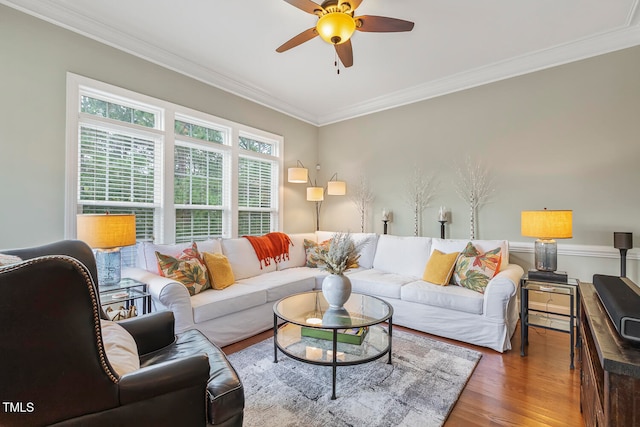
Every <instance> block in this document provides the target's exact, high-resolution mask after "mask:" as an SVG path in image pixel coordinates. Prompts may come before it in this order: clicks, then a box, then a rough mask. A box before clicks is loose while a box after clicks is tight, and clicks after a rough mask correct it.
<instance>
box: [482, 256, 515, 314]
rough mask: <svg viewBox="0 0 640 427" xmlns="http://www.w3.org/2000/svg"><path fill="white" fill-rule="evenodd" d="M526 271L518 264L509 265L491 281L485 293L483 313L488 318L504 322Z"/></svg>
mask: <svg viewBox="0 0 640 427" xmlns="http://www.w3.org/2000/svg"><path fill="white" fill-rule="evenodd" d="M523 275H524V270H523V269H522V267H520V266H519V265H517V264H508V265H507V267H506V268H505V269H504V270H502V271H500V272H499V273H498V274H496V275H495V276H494V277H493V279H491V280H490V281H489V284H488V285H487V288H486V289H485V291H484V307H483V312H484V315H485V316H486V317H489V318H491V319H495V321H497V322H504V321H505V319H506V316H507V307H508V305H509V301H510V300H511V298H513V297H514V296H515V295H516V292H517V290H518V287H519V286H520V279H521V278H522V276H523Z"/></svg>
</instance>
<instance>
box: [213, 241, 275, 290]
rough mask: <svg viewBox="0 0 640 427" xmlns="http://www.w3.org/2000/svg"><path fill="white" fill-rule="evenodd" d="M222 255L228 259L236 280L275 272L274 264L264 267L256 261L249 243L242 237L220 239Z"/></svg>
mask: <svg viewBox="0 0 640 427" xmlns="http://www.w3.org/2000/svg"><path fill="white" fill-rule="evenodd" d="M220 243H221V245H222V253H223V254H225V256H226V257H227V258H228V259H229V263H230V264H231V269H232V270H233V275H234V277H235V278H236V280H241V279H246V278H247V277H253V276H258V275H260V274H264V273H268V272H270V271H275V270H276V263H275V262H272V263H271V264H270V265H266V266H264V265H263V263H261V262H260V260H259V259H258V255H256V252H255V251H254V250H253V246H251V243H249V241H248V240H247V239H245V238H244V237H239V238H237V239H222V241H221V242H220Z"/></svg>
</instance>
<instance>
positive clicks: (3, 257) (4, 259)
mask: <svg viewBox="0 0 640 427" xmlns="http://www.w3.org/2000/svg"><path fill="white" fill-rule="evenodd" d="M20 261H22V259H21V258H20V257H17V256H15V255H9V254H0V266H3V265H11V264H17V263H19V262H20Z"/></svg>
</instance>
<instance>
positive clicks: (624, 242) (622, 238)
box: [613, 232, 633, 277]
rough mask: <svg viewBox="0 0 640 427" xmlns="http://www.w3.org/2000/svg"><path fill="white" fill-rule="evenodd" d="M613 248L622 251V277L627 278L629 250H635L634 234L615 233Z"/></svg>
mask: <svg viewBox="0 0 640 427" xmlns="http://www.w3.org/2000/svg"><path fill="white" fill-rule="evenodd" d="M613 247H614V248H616V249H620V277H627V250H629V249H632V248H633V233H620V232H614V233H613Z"/></svg>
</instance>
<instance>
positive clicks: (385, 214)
mask: <svg viewBox="0 0 640 427" xmlns="http://www.w3.org/2000/svg"><path fill="white" fill-rule="evenodd" d="M392 215H393V214H392V213H391V211H390V210H389V209H387V208H383V209H382V224H383V226H382V233H383V234H387V227H388V224H389V221H391V216H392Z"/></svg>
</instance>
